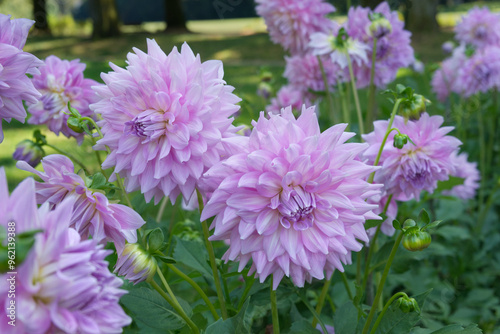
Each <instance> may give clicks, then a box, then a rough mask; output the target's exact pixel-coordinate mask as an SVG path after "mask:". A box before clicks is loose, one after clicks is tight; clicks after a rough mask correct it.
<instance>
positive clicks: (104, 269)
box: [0, 168, 132, 333]
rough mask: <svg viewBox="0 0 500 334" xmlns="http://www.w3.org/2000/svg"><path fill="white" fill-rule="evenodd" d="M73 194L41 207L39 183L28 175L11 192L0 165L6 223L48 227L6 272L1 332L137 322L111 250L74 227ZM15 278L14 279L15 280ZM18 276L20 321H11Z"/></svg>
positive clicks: (118, 328)
mask: <svg viewBox="0 0 500 334" xmlns="http://www.w3.org/2000/svg"><path fill="white" fill-rule="evenodd" d="M73 205H74V203H73V199H66V200H64V201H62V202H60V203H58V205H57V207H56V208H55V210H53V211H50V210H49V205H48V204H46V205H43V206H42V207H41V208H40V209H37V205H36V200H35V184H34V181H33V179H32V178H29V179H26V180H24V181H23V182H21V184H19V185H18V186H17V188H16V189H15V190H14V191H13V192H12V194H11V195H10V196H9V192H8V189H7V181H6V179H5V172H4V170H3V168H0V225H1V226H2V227H3V228H5V229H6V230H7V229H8V228H9V227H12V225H13V224H15V233H16V234H17V235H19V234H20V233H23V232H28V231H31V230H37V229H39V230H42V232H39V233H38V234H36V236H35V243H34V245H33V247H32V249H31V250H30V251H29V253H28V255H27V257H26V259H25V260H24V262H22V264H18V265H17V267H16V270H15V271H16V272H17V273H16V274H9V273H7V274H4V275H0V304H1V305H2V307H1V309H0V317H1V318H2V321H1V322H0V332H1V333H121V332H122V328H123V327H124V326H128V325H129V324H130V323H131V321H132V320H131V319H130V317H129V316H127V315H126V314H125V312H124V311H123V309H122V308H121V307H120V305H119V303H118V301H119V299H120V297H121V296H122V295H124V294H125V293H126V291H125V290H122V289H120V287H121V285H122V281H121V280H120V279H119V278H118V277H116V276H114V275H113V274H112V273H110V272H109V269H108V262H106V261H105V260H104V259H105V257H106V256H108V255H109V253H110V251H108V250H104V249H103V246H102V245H98V244H97V241H96V240H88V239H84V238H81V237H80V235H78V233H77V232H76V231H75V230H74V229H72V228H69V226H70V217H71V216H72V211H73ZM12 278H14V280H15V281H14V280H12ZM11 282H15V283H14V284H15V306H16V308H15V317H16V318H15V319H16V321H15V325H16V326H15V327H12V326H11V325H9V324H8V321H10V320H9V318H8V315H9V314H10V311H9V310H8V307H9V306H10V305H11V304H10V303H11V302H12V301H13V300H14V299H13V298H9V289H10V285H11Z"/></svg>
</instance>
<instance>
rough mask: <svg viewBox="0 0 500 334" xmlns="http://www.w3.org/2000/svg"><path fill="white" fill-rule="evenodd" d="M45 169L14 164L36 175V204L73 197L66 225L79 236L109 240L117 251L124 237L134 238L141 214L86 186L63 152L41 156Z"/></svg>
mask: <svg viewBox="0 0 500 334" xmlns="http://www.w3.org/2000/svg"><path fill="white" fill-rule="evenodd" d="M42 166H43V169H44V171H45V172H39V171H37V170H35V169H34V168H33V167H31V166H30V165H28V164H27V163H26V162H24V161H18V163H17V167H18V168H20V169H22V170H25V171H28V172H32V173H34V174H36V175H38V176H39V177H40V178H41V179H42V180H43V182H36V195H37V196H36V198H37V202H38V204H42V203H49V204H50V206H51V207H56V206H57V205H58V204H59V203H60V202H61V201H62V200H63V199H65V198H68V197H74V198H76V199H75V202H74V210H73V216H72V217H71V223H70V227H72V228H74V229H75V230H77V231H78V233H80V235H81V236H82V238H83V239H87V238H88V237H89V236H92V238H93V239H95V240H96V241H97V242H104V241H111V242H114V243H115V246H116V248H117V251H118V252H120V251H121V250H122V249H123V247H124V246H125V241H128V242H131V243H134V242H136V241H137V235H136V230H137V229H138V228H139V227H141V226H142V225H144V224H145V221H144V220H143V219H142V218H141V216H140V215H139V214H138V213H137V212H135V211H134V210H132V209H131V208H129V207H127V206H125V205H122V204H112V203H109V201H108V199H107V198H106V196H105V195H104V194H102V193H100V192H97V191H92V189H90V188H87V186H86V185H85V181H84V180H83V179H82V178H81V177H80V176H79V175H77V174H75V173H74V169H75V167H74V166H73V162H71V160H70V159H69V158H67V157H66V156H64V155H59V154H53V155H49V156H46V157H45V158H43V159H42Z"/></svg>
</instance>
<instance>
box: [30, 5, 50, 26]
mask: <svg viewBox="0 0 500 334" xmlns="http://www.w3.org/2000/svg"><path fill="white" fill-rule="evenodd" d="M33 17H34V18H35V30H36V31H37V33H40V34H45V35H50V27H49V22H48V21H47V1H46V0H33Z"/></svg>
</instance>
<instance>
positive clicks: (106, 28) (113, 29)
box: [90, 0, 120, 38]
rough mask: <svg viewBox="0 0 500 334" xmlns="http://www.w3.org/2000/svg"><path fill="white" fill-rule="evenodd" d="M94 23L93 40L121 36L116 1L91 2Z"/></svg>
mask: <svg viewBox="0 0 500 334" xmlns="http://www.w3.org/2000/svg"><path fill="white" fill-rule="evenodd" d="M90 13H91V16H92V21H93V30H92V38H105V37H113V36H118V35H119V34H120V27H119V19H118V11H117V10H116V3H115V0H90Z"/></svg>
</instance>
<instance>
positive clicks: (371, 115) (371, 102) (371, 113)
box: [366, 37, 377, 131]
mask: <svg viewBox="0 0 500 334" xmlns="http://www.w3.org/2000/svg"><path fill="white" fill-rule="evenodd" d="M376 60H377V39H376V38H375V37H374V38H373V50H372V66H371V68H370V86H369V88H368V110H367V113H366V126H367V128H368V127H370V126H371V124H373V120H374V119H375V88H376V87H375V83H374V82H375V62H376ZM368 131H370V129H368Z"/></svg>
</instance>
